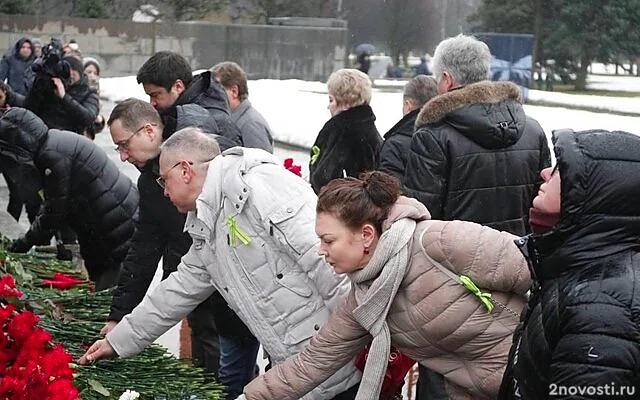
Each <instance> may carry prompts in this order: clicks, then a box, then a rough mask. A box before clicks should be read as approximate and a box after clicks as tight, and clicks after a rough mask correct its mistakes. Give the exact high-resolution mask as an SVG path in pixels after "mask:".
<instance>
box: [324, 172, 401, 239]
mask: <svg viewBox="0 0 640 400" xmlns="http://www.w3.org/2000/svg"><path fill="white" fill-rule="evenodd" d="M398 197H400V181H399V180H398V179H397V178H395V177H393V176H391V175H389V174H387V173H384V172H381V171H370V172H364V173H362V174H360V178H359V179H358V178H340V179H334V180H332V181H331V182H329V183H328V184H327V185H325V186H324V187H323V188H322V189H321V190H320V194H319V195H318V204H317V206H316V213H320V212H328V213H331V214H333V215H335V216H336V217H337V218H338V219H340V220H341V221H342V222H343V223H344V224H345V225H346V226H347V227H349V228H350V229H359V228H360V227H362V225H364V224H366V223H370V224H373V226H374V227H375V228H376V231H377V233H378V234H379V235H380V234H382V223H383V222H384V220H385V219H387V216H388V215H389V210H391V207H392V206H393V205H394V204H395V202H396V200H398Z"/></svg>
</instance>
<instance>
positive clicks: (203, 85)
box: [136, 51, 242, 146]
mask: <svg viewBox="0 0 640 400" xmlns="http://www.w3.org/2000/svg"><path fill="white" fill-rule="evenodd" d="M136 79H137V81H138V83H141V84H142V87H143V88H144V91H145V93H146V94H147V95H149V102H150V103H151V105H153V107H154V108H155V109H156V110H158V111H159V112H160V115H161V117H162V121H163V123H164V126H165V128H164V129H165V130H167V131H168V132H169V133H173V132H175V131H176V119H177V117H176V109H175V107H176V106H180V105H184V104H197V105H199V106H201V107H203V108H205V109H206V110H207V111H209V113H210V114H211V116H212V117H213V119H214V120H215V122H216V125H217V126H218V128H219V129H218V132H209V133H214V134H218V135H221V136H224V137H227V138H229V139H230V140H231V141H232V142H234V143H235V144H237V145H238V146H241V145H242V135H241V133H240V130H239V129H238V127H237V126H236V125H235V124H234V123H233V122H232V121H231V118H230V116H229V103H228V102H227V96H226V94H225V92H224V89H223V88H222V86H221V85H220V84H219V83H217V82H215V81H214V80H212V79H211V72H210V71H206V72H203V73H201V74H200V75H197V76H195V77H194V76H193V73H192V70H191V66H190V65H189V63H188V62H187V60H186V59H185V58H184V57H182V56H181V55H180V54H178V53H174V52H171V51H159V52H157V53H156V54H154V55H153V56H151V58H149V59H148V60H147V61H146V62H145V63H144V64H143V65H142V67H140V70H138V75H137V76H136ZM165 136H166V137H168V136H169V135H168V134H165Z"/></svg>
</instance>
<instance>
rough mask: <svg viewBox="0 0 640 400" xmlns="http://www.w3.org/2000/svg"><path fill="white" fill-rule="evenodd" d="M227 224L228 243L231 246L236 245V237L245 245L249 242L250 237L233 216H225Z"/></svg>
mask: <svg viewBox="0 0 640 400" xmlns="http://www.w3.org/2000/svg"><path fill="white" fill-rule="evenodd" d="M227 226H228V227H229V245H231V247H236V246H237V245H238V243H237V242H236V238H238V240H240V241H241V242H242V244H244V245H247V244H249V243H250V242H251V238H250V237H249V235H247V233H246V232H244V231H243V230H242V229H240V227H238V224H237V223H236V220H235V219H234V218H233V217H228V218H227Z"/></svg>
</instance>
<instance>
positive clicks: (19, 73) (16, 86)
mask: <svg viewBox="0 0 640 400" xmlns="http://www.w3.org/2000/svg"><path fill="white" fill-rule="evenodd" d="M25 43H29V44H30V45H31V55H30V56H29V57H27V58H26V59H25V58H22V57H20V49H21V48H22V45H23V44H25ZM34 59H35V56H34V55H33V43H31V40H29V39H28V38H26V37H24V38H22V39H20V40H18V41H17V42H16V45H15V46H14V48H13V50H11V51H10V52H8V53H7V54H5V55H4V57H3V58H2V61H0V81H4V80H5V79H6V80H7V84H8V85H9V86H10V87H11V89H12V90H13V91H14V92H16V93H19V94H21V95H25V94H27V83H26V81H25V77H26V74H27V71H28V70H29V69H30V68H31V64H33V60H34Z"/></svg>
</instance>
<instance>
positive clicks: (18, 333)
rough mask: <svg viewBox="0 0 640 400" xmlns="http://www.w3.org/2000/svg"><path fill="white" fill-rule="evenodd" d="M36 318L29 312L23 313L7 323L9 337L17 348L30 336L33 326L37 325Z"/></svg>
mask: <svg viewBox="0 0 640 400" xmlns="http://www.w3.org/2000/svg"><path fill="white" fill-rule="evenodd" d="M38 320H39V318H38V316H37V315H35V314H34V313H32V312H31V311H24V312H22V313H20V314H18V315H16V316H15V317H13V319H12V320H11V322H9V336H11V338H12V339H13V340H14V342H15V343H16V345H17V346H22V344H23V343H24V342H25V341H26V340H27V339H28V338H29V336H31V334H32V333H33V331H34V327H35V325H36V324H37V323H38Z"/></svg>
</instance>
